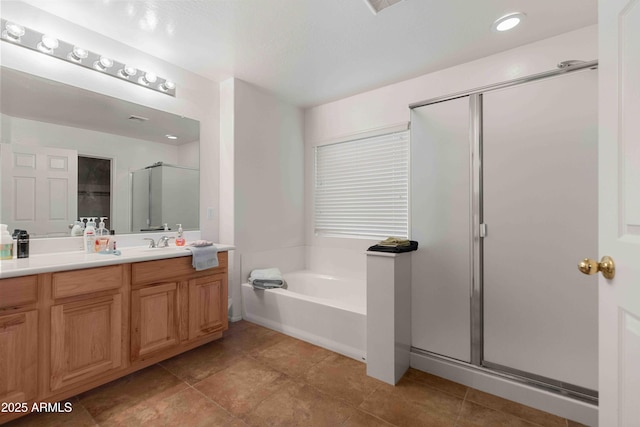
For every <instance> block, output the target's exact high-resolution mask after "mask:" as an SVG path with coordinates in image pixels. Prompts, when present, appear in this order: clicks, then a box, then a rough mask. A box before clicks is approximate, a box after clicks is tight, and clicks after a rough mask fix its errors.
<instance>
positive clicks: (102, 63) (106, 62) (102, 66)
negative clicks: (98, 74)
mask: <svg viewBox="0 0 640 427" xmlns="http://www.w3.org/2000/svg"><path fill="white" fill-rule="evenodd" d="M93 66H94V67H95V68H96V69H98V70H100V71H106V70H107V68H111V67H112V66H113V60H112V59H111V58H107V57H106V56H101V57H100V59H99V60H98V61H96V62H95V63H94V64H93Z"/></svg>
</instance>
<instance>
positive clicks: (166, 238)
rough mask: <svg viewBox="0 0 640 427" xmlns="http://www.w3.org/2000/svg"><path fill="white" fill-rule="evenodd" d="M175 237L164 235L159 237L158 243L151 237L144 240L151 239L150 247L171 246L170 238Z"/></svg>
mask: <svg viewBox="0 0 640 427" xmlns="http://www.w3.org/2000/svg"><path fill="white" fill-rule="evenodd" d="M173 238H174V237H169V236H162V237H160V238H159V239H158V243H156V241H155V240H153V239H152V238H151V237H145V238H144V240H148V241H149V247H150V248H168V247H169V240H171V239H173Z"/></svg>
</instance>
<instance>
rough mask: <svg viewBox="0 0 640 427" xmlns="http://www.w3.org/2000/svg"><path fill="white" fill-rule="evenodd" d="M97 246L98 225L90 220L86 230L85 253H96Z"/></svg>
mask: <svg viewBox="0 0 640 427" xmlns="http://www.w3.org/2000/svg"><path fill="white" fill-rule="evenodd" d="M95 244H96V223H95V222H93V221H91V220H89V222H87V226H86V227H85V228H84V251H85V253H88V254H92V253H94V252H95V250H96V248H95Z"/></svg>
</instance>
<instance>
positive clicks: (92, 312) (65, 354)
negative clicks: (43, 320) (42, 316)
mask: <svg viewBox="0 0 640 427" xmlns="http://www.w3.org/2000/svg"><path fill="white" fill-rule="evenodd" d="M121 324H122V296H121V295H120V294H117V295H109V296H104V297H100V298H92V299H88V300H84V301H77V302H71V303H64V304H60V305H55V306H53V307H51V390H54V391H55V390H58V389H60V388H62V387H65V386H67V385H70V384H75V383H79V382H82V381H85V380H87V379H90V378H92V377H94V376H96V375H100V374H103V373H105V372H107V371H111V370H116V369H118V368H119V367H120V365H121V360H122V355H121V350H122V346H121V341H120V340H121V336H122V330H121Z"/></svg>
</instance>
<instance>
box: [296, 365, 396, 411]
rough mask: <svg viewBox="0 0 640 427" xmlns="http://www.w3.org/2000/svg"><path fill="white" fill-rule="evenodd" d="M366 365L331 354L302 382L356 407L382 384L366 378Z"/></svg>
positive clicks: (308, 373)
mask: <svg viewBox="0 0 640 427" xmlns="http://www.w3.org/2000/svg"><path fill="white" fill-rule="evenodd" d="M366 370H367V365H366V364H364V363H362V362H358V361H357V360H354V359H350V358H348V357H345V356H341V355H339V354H335V353H333V354H331V355H330V356H328V357H327V358H325V359H324V360H322V361H321V362H320V363H318V364H317V365H315V366H314V367H312V368H311V369H310V370H309V371H308V372H307V373H306V375H305V376H304V381H305V382H306V383H308V384H311V385H312V386H314V387H316V388H318V389H320V390H321V391H323V392H325V393H327V394H329V395H331V396H334V397H338V398H340V399H343V400H345V401H347V402H348V403H350V404H351V405H354V406H358V405H359V404H361V403H362V402H363V401H364V399H365V398H366V397H367V396H369V395H370V394H371V393H372V392H373V391H374V390H375V389H376V388H378V387H380V386H381V385H382V384H384V383H383V382H381V381H378V380H376V379H374V378H372V377H368V376H367V372H366Z"/></svg>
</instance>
